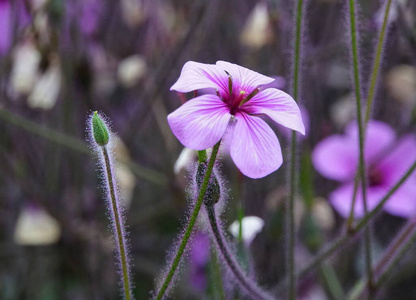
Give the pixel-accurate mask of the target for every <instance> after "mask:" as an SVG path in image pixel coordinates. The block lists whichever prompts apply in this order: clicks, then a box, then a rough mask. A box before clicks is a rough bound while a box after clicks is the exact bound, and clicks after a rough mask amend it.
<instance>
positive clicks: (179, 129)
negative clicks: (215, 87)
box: [168, 94, 231, 150]
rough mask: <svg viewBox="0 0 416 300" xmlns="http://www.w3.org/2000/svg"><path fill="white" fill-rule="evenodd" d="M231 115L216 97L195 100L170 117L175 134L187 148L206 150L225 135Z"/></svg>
mask: <svg viewBox="0 0 416 300" xmlns="http://www.w3.org/2000/svg"><path fill="white" fill-rule="evenodd" d="M230 118H231V114H230V113H229V110H228V108H227V106H226V105H225V103H224V102H222V101H221V100H220V99H219V98H218V97H217V96H216V95H210V94H208V95H203V96H200V97H196V98H193V99H191V100H189V101H188V102H186V103H185V104H184V105H182V106H181V107H179V108H178V109H177V110H175V111H174V112H172V113H171V114H169V115H168V122H169V126H170V128H171V129H172V132H173V134H174V135H175V136H176V137H177V138H178V140H179V141H180V142H181V143H182V144H183V145H184V146H185V147H188V148H190V149H194V150H204V149H207V148H210V147H212V146H214V145H215V144H216V143H217V142H218V141H219V140H220V139H221V138H222V136H223V135H224V132H225V130H226V129H227V125H228V122H229V121H230Z"/></svg>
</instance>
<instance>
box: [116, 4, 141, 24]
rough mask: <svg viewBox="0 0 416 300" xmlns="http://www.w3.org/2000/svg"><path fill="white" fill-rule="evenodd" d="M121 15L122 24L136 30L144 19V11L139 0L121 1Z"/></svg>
mask: <svg viewBox="0 0 416 300" xmlns="http://www.w3.org/2000/svg"><path fill="white" fill-rule="evenodd" d="M121 13H122V16H123V20H124V22H125V23H126V24H127V25H128V26H129V27H131V28H136V27H137V26H139V25H140V24H141V23H143V22H144V20H145V19H146V11H145V9H144V5H143V2H142V1H140V0H121Z"/></svg>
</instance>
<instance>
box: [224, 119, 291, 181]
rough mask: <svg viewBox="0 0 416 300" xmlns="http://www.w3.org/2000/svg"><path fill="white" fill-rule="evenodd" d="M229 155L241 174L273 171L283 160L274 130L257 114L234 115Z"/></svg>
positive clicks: (259, 174) (261, 174)
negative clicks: (254, 115)
mask: <svg viewBox="0 0 416 300" xmlns="http://www.w3.org/2000/svg"><path fill="white" fill-rule="evenodd" d="M235 117H236V119H237V123H236V124H235V128H234V134H233V137H232V141H231V146H230V152H231V157H232V159H233V161H234V163H235V164H236V165H237V167H238V168H239V169H240V171H241V173H243V174H244V175H246V176H248V177H251V178H261V177H264V176H266V175H269V174H270V173H272V172H274V171H276V170H277V169H278V168H279V167H280V166H281V165H282V162H283V158H282V150H281V148H280V144H279V141H278V140H277V137H276V135H275V134H274V132H273V130H272V129H271V128H270V127H269V125H267V123H266V122H264V121H263V120H262V119H260V118H258V117H252V116H249V115H247V114H245V113H237V114H236V115H235Z"/></svg>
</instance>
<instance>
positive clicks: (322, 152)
mask: <svg viewBox="0 0 416 300" xmlns="http://www.w3.org/2000/svg"><path fill="white" fill-rule="evenodd" d="M364 156H365V161H366V171H367V176H368V178H367V183H368V187H367V203H368V209H369V210H371V209H373V208H374V207H375V206H376V205H377V204H378V203H379V201H380V200H381V199H382V198H383V197H384V196H385V195H386V194H387V192H388V191H389V190H390V188H391V187H392V186H393V185H394V184H396V182H397V181H398V180H399V179H400V177H401V176H402V175H403V174H404V172H405V171H406V170H407V169H408V168H409V167H410V166H411V165H412V164H413V162H414V161H415V160H416V137H415V136H414V135H406V136H404V137H402V138H401V139H399V140H396V135H395V132H394V130H393V129H392V128H391V127H390V126H389V125H387V124H385V123H382V122H379V121H370V122H369V124H368V127H367V132H366V140H365V149H364ZM358 158H359V150H358V129H357V125H356V123H355V122H354V123H351V124H350V125H349V126H347V129H346V135H332V136H330V137H328V138H326V139H324V140H323V141H321V142H320V143H319V144H318V145H317V146H316V147H315V149H314V151H313V153H312V162H313V164H314V166H315V168H316V169H317V170H318V172H319V173H321V174H322V175H323V176H324V177H326V178H329V179H332V180H336V181H339V182H342V183H343V185H342V186H341V187H339V188H338V189H336V190H335V191H334V192H332V194H331V195H330V197H329V200H330V202H331V204H332V205H333V207H334V208H335V209H336V210H337V211H338V213H339V214H341V215H342V216H343V217H348V215H349V212H350V209H351V205H352V197H353V190H354V176H355V172H356V170H357V168H358ZM415 195H416V177H415V176H413V177H411V178H409V179H408V180H407V181H406V182H405V183H404V184H403V185H402V186H401V187H400V188H399V189H398V190H397V191H396V192H395V193H394V194H393V195H392V196H391V197H390V199H389V200H388V201H387V203H386V204H385V205H384V209H385V210H386V211H387V212H388V213H390V214H392V215H396V216H400V217H405V218H407V217H411V216H413V215H414V214H415V213H416V198H415ZM354 210H355V216H356V217H361V216H363V215H364V207H363V202H362V194H361V188H359V190H358V193H357V200H356V204H355V207H354Z"/></svg>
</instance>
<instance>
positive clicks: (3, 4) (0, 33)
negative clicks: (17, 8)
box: [0, 1, 12, 55]
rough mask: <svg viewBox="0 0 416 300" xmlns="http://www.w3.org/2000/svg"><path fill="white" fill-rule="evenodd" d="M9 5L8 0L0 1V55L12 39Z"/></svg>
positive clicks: (8, 46)
mask: <svg viewBox="0 0 416 300" xmlns="http://www.w3.org/2000/svg"><path fill="white" fill-rule="evenodd" d="M11 31H12V23H11V6H10V2H9V1H0V55H3V54H4V53H6V52H7V51H8V50H9V48H10V44H11V42H12V41H11V39H12V32H11Z"/></svg>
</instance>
